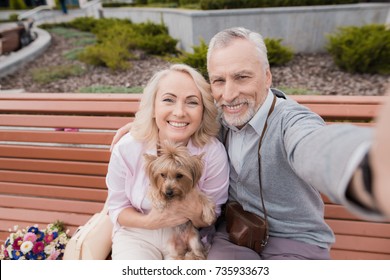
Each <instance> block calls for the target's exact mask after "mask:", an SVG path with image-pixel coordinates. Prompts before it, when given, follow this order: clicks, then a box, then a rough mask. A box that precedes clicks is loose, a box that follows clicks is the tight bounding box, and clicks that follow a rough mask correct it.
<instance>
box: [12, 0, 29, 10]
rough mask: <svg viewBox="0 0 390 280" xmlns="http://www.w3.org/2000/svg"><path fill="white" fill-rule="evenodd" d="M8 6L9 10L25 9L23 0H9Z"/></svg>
mask: <svg viewBox="0 0 390 280" xmlns="http://www.w3.org/2000/svg"><path fill="white" fill-rule="evenodd" d="M9 7H10V9H11V10H25V9H27V5H26V4H25V3H24V1H23V0H10V1H9Z"/></svg>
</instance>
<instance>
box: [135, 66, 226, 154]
mask: <svg viewBox="0 0 390 280" xmlns="http://www.w3.org/2000/svg"><path fill="white" fill-rule="evenodd" d="M173 71H178V72H183V73H186V74H188V75H190V76H191V77H192V79H193V80H194V82H195V85H196V87H197V88H198V89H199V91H200V94H201V97H202V102H203V116H202V122H201V124H200V126H199V128H198V129H197V131H196V132H195V133H194V134H193V135H192V136H191V139H192V142H193V143H194V145H196V146H198V147H201V146H204V145H205V144H206V143H207V142H208V141H209V139H210V137H214V136H216V135H217V134H218V131H219V128H220V124H219V121H218V119H217V114H218V112H217V108H216V106H215V105H214V99H213V97H212V95H211V90H210V85H209V83H208V82H207V81H206V80H205V79H204V77H203V76H202V75H201V74H200V73H199V72H197V71H196V70H195V69H194V68H192V67H190V66H188V65H185V64H173V65H171V66H170V67H169V68H168V69H165V70H161V71H159V72H157V73H156V74H154V76H153V77H152V78H151V79H150V80H149V82H148V84H147V85H146V87H145V89H144V92H143V95H142V98H141V103H140V107H139V110H138V112H137V113H136V115H135V120H134V122H133V126H132V129H131V133H132V135H133V137H134V138H135V139H137V140H140V141H145V142H146V143H148V144H150V145H151V146H152V145H156V144H157V142H158V127H157V125H156V121H155V119H154V110H155V100H156V95H157V91H158V87H159V83H160V81H161V79H162V78H164V77H165V76H167V75H168V74H169V73H171V72H173Z"/></svg>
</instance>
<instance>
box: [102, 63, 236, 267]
mask: <svg viewBox="0 0 390 280" xmlns="http://www.w3.org/2000/svg"><path fill="white" fill-rule="evenodd" d="M218 131H219V123H218V120H217V109H216V107H215V106H214V102H213V98H212V96H211V94H210V86H209V84H208V83H207V82H206V81H205V79H204V78H203V77H202V75H201V74H199V73H198V72H197V71H195V70H194V69H193V68H191V67H189V66H187V65H182V64H175V65H172V66H171V67H170V68H169V69H166V70H162V71H160V72H158V73H157V74H155V75H154V76H153V77H152V78H151V80H150V81H149V83H148V85H147V86H146V88H145V90H144V93H143V96H142V100H141V104H140V109H139V111H138V113H137V114H136V118H135V120H134V122H133V126H132V129H131V132H130V133H128V134H127V135H125V136H124V137H123V138H122V139H121V140H120V141H119V142H118V143H117V144H116V145H115V147H114V149H113V150H112V155H111V159H110V163H109V168H108V174H107V178H106V181H107V186H108V191H109V197H108V205H109V212H110V217H111V220H112V222H113V223H114V231H113V248H112V258H113V259H135V260H137V259H138V260H140V259H157V260H158V259H164V258H165V257H166V255H167V253H168V252H167V246H166V245H167V239H168V238H169V235H168V231H167V229H168V228H169V227H173V226H176V225H179V224H182V223H185V222H186V221H188V220H191V221H192V223H193V224H194V225H195V226H197V227H200V228H202V227H207V226H208V225H206V224H204V223H203V221H202V220H201V205H197V204H196V202H195V201H188V200H186V201H183V202H180V203H179V202H177V203H174V204H173V207H170V208H168V209H167V210H164V211H163V212H159V211H156V210H154V209H153V208H152V207H151V203H150V200H149V198H148V196H147V192H148V188H149V179H148V178H147V176H146V175H145V171H144V158H143V155H144V154H145V153H147V154H154V155H156V154H157V145H158V143H159V142H162V141H164V140H169V141H173V142H176V143H180V144H182V145H185V146H186V147H187V148H188V150H189V152H190V153H191V154H193V155H195V154H196V155H198V154H202V153H204V156H203V160H204V169H203V175H202V177H201V179H200V181H199V183H198V187H199V188H200V189H201V190H202V191H203V192H205V193H206V194H207V195H209V196H210V197H211V198H212V199H213V200H214V201H215V203H216V205H217V214H220V212H221V205H222V204H224V203H225V202H226V200H227V197H228V185H229V164H228V159H227V155H226V151H225V148H224V146H223V145H222V144H221V143H220V142H219V141H218V140H217V139H216V135H217V134H218Z"/></svg>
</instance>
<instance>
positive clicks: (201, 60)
mask: <svg viewBox="0 0 390 280" xmlns="http://www.w3.org/2000/svg"><path fill="white" fill-rule="evenodd" d="M281 41H282V39H269V38H265V39H264V42H265V45H266V47H267V53H268V61H269V64H270V65H271V66H281V65H284V64H286V63H287V62H289V61H290V60H291V59H292V58H293V55H294V54H293V51H292V50H291V49H290V48H288V47H285V46H282V45H281ZM192 49H193V53H187V52H184V53H183V54H182V55H180V56H179V57H178V58H177V59H173V61H174V62H180V63H185V64H188V65H190V66H192V67H194V68H195V69H197V70H198V71H199V72H200V73H201V74H202V75H203V76H204V77H205V78H206V80H208V73H207V49H208V46H207V44H206V43H205V41H204V40H200V45H199V46H194V47H192Z"/></svg>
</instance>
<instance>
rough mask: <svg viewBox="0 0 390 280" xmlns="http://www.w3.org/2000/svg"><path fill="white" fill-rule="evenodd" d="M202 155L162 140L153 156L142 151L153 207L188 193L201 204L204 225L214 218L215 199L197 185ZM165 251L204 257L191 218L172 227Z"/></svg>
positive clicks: (178, 256)
mask: <svg viewBox="0 0 390 280" xmlns="http://www.w3.org/2000/svg"><path fill="white" fill-rule="evenodd" d="M202 156H203V154H202V155H190V153H189V152H188V150H187V148H186V147H184V146H179V145H176V144H172V143H165V144H164V145H163V146H162V147H161V149H159V151H158V155H157V156H154V155H150V154H145V155H144V157H145V162H146V174H147V175H148V176H149V179H150V186H151V188H150V192H149V196H150V199H151V201H152V204H153V207H155V208H157V209H158V210H160V211H163V210H164V209H165V208H167V207H170V204H171V202H173V201H175V200H178V201H180V200H183V199H184V198H185V197H186V196H187V195H191V199H196V200H198V201H199V203H201V205H203V211H202V220H203V221H204V222H205V223H206V224H207V225H211V224H212V223H213V222H214V221H215V219H216V213H215V203H214V202H213V201H212V200H211V199H210V198H209V197H207V196H206V194H204V193H203V192H201V191H200V190H199V188H198V187H197V183H198V181H199V179H200V177H201V175H202V170H203V162H202ZM168 251H169V255H168V258H169V259H178V260H183V259H189V260H204V259H206V256H207V248H206V247H205V246H204V245H203V243H202V241H201V238H200V234H199V231H198V230H197V229H196V227H195V226H194V225H193V224H192V222H191V221H188V222H186V223H184V224H181V225H179V226H176V227H175V228H174V230H173V235H172V237H171V238H170V241H169V244H168Z"/></svg>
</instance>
